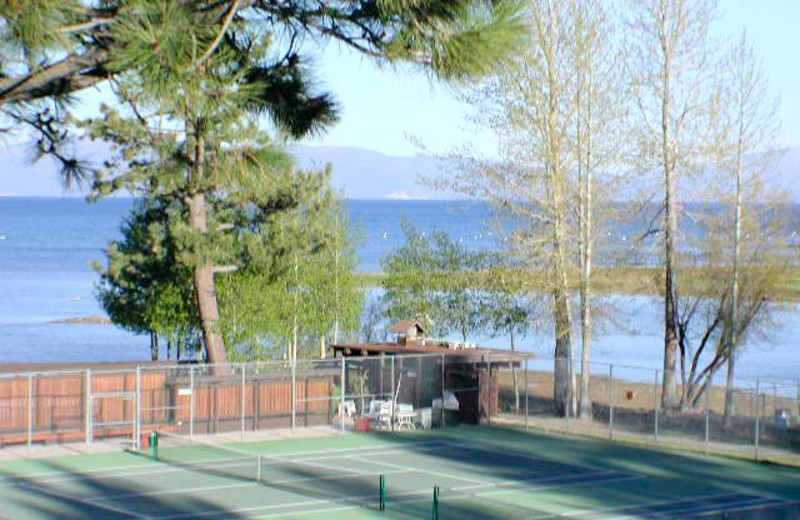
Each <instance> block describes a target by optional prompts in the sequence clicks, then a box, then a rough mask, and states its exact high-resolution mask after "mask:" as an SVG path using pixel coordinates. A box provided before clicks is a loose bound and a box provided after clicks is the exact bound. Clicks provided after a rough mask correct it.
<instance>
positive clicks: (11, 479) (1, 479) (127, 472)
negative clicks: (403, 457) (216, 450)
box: [0, 440, 449, 488]
mask: <svg viewBox="0 0 800 520" xmlns="http://www.w3.org/2000/svg"><path fill="white" fill-rule="evenodd" d="M226 444H227V443H226ZM226 444H221V446H223V448H222V449H224V446H226ZM231 444H233V443H231ZM246 444H251V443H246ZM252 444H260V443H258V442H256V443H252ZM438 444H449V443H448V442H446V441H440V440H432V441H424V442H420V443H417V444H414V443H410V444H409V447H412V446H420V445H425V446H428V445H431V448H429V449H433V445H438ZM197 446H205V445H203V444H198V445H197ZM187 447H188V446H187ZM386 448H387V446H363V447H359V448H341V449H334V450H314V451H296V452H288V453H281V454H279V455H268V456H265V455H264V454H263V453H262V452H261V451H253V452H252V454H253V457H256V456H258V455H259V454H260V455H262V458H263V459H265V460H273V459H278V460H280V459H283V458H289V457H296V456H302V455H325V456H322V457H312V458H310V459H307V460H311V461H314V460H326V459H330V458H338V457H339V456H340V454H342V453H347V452H365V451H376V450H384V451H383V452H381V453H389V452H393V453H405V452H407V451H408V450H403V449H401V448H400V447H393V448H391V449H390V450H386ZM167 449H169V448H167ZM239 449H241V448H239ZM420 451H421V450H420ZM135 456H137V457H146V455H145V454H138V455H135ZM230 461H231V459H230V458H226V459H206V460H204V461H203V462H204V463H211V464H214V463H217V462H230ZM162 466H164V464H163V463H159V462H158V461H155V460H149V461H148V462H143V463H141V464H127V465H124V466H109V467H105V468H97V469H89V470H81V471H73V469H74V468H64V469H63V470H53V471H41V472H38V473H27V474H20V475H8V474H6V475H2V476H0V488H3V487H13V486H16V485H17V482H16V480H17V479H32V480H35V479H38V478H40V477H49V476H54V477H57V479H56V480H44V481H39V482H48V483H49V482H61V481H69V480H73V479H74V480H81V477H82V476H84V475H86V476H92V475H96V474H103V473H107V472H112V473H111V474H110V475H105V476H104V477H103V478H118V477H131V476H149V475H160V474H162V473H169V472H171V471H179V469H165V468H164V469H159V468H162ZM135 470H144V471H135ZM131 471H133V472H134V473H133V474H132V473H131ZM113 472H118V473H113ZM65 473H66V475H65ZM6 481H7V482H6Z"/></svg>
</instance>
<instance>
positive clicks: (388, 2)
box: [0, 0, 524, 179]
mask: <svg viewBox="0 0 800 520" xmlns="http://www.w3.org/2000/svg"><path fill="white" fill-rule="evenodd" d="M522 10H523V4H522V3H521V2H517V1H516V0H502V1H492V0H453V1H448V2H438V1H433V0H415V1H413V2H407V1H405V0H380V1H378V2H371V1H366V0H360V1H354V2H331V1H321V2H308V1H306V0H280V1H265V0H230V1H210V0H175V1H173V0H36V1H35V2H31V1H23V0H10V1H6V2H2V3H0V35H1V36H2V41H3V46H2V49H1V50H0V117H3V118H4V119H5V120H6V121H7V122H9V126H10V127H12V126H17V125H20V124H21V125H27V126H29V127H30V128H32V129H34V130H35V131H36V133H37V134H38V136H39V139H38V142H37V146H38V149H39V151H40V152H42V153H48V154H51V155H52V156H53V157H55V158H57V159H59V160H60V161H61V163H62V165H63V167H64V168H63V169H64V172H65V173H66V174H67V175H68V177H67V178H68V179H69V178H77V177H79V176H80V175H81V174H82V173H85V168H86V165H85V164H83V163H81V162H80V161H78V160H76V159H75V158H74V157H71V156H69V155H68V154H67V153H66V152H65V151H64V146H63V145H64V144H66V143H68V142H69V136H68V134H67V133H66V131H65V128H66V127H65V125H64V123H65V121H66V120H67V119H68V116H69V113H70V109H71V108H72V103H71V102H72V94H73V93H75V92H77V91H80V90H83V89H86V88H88V87H91V86H95V85H98V84H100V83H102V82H105V81H106V80H108V79H109V78H113V77H118V76H120V75H125V74H126V73H128V72H129V71H131V70H136V69H139V68H140V66H141V64H142V63H145V62H150V63H152V64H154V65H158V66H160V68H161V71H162V72H163V73H164V74H163V75H162V76H161V79H163V80H164V84H163V86H164V87H165V89H164V91H163V92H164V93H165V94H170V92H169V89H168V88H166V87H168V83H170V82H172V80H173V79H177V78H171V77H170V76H171V75H173V74H175V75H177V76H181V77H182V78H183V79H186V80H189V79H198V77H197V76H196V75H197V73H198V72H201V71H202V70H203V69H204V68H206V65H207V63H208V61H209V60H210V59H211V58H212V56H214V55H215V54H216V53H217V52H219V51H221V50H230V48H232V47H234V48H238V49H239V50H241V51H244V52H248V51H250V50H252V49H253V48H254V47H265V46H267V45H270V44H272V54H271V56H272V59H270V60H268V61H266V62H263V63H262V64H261V65H260V66H259V67H258V68H257V69H256V70H253V71H251V72H250V73H249V76H250V80H251V82H255V81H258V82H259V84H260V85H261V87H260V90H261V98H262V100H263V101H264V102H263V103H260V104H259V106H258V110H263V111H265V112H267V113H269V114H270V115H271V116H272V117H273V119H274V120H275V122H276V124H277V126H278V127H279V128H282V129H285V130H288V131H289V133H291V134H293V135H301V134H303V133H305V132H307V131H309V130H311V129H313V127H314V124H315V122H318V121H320V120H323V121H325V120H327V121H328V122H330V120H331V114H332V112H331V110H330V109H331V100H330V97H329V96H327V95H326V94H319V95H314V94H312V93H311V92H310V83H311V82H310V80H309V78H310V77H311V74H310V71H309V69H308V68H307V67H306V63H308V62H309V60H308V59H307V58H306V57H305V56H303V55H301V53H300V52H299V50H298V42H300V41H301V40H305V41H308V40H313V41H315V42H317V43H326V42H329V41H335V42H338V43H341V44H344V45H345V46H347V47H349V48H350V49H353V50H354V51H356V52H359V53H362V54H363V55H365V56H367V57H368V58H370V59H374V60H376V61H378V62H389V63H402V62H405V63H412V64H415V65H418V66H419V67H421V68H422V69H423V70H426V71H430V72H431V73H432V74H433V75H434V76H436V77H437V78H440V79H444V80H452V81H461V80H466V79H468V78H470V77H472V76H476V75H485V74H488V73H490V72H491V71H492V70H494V68H495V67H496V66H498V64H500V63H502V62H503V61H504V60H505V59H506V58H507V57H508V56H510V55H512V54H513V52H514V51H515V49H516V48H517V47H518V46H519V45H520V43H521V40H522V38H521V37H522V34H523V32H522V30H521V29H522V28H523V25H524V20H523V18H522V17H521V16H520V13H521V12H522ZM245 27H247V28H249V29H251V30H249V31H246V30H245ZM306 49H319V47H315V46H307V47H306ZM192 75H194V76H195V77H194V78H190V77H189V76H192ZM201 75H202V74H201ZM178 92H179V91H178ZM174 93H175V94H177V92H174ZM201 163H202V161H201Z"/></svg>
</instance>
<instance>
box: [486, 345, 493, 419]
mask: <svg viewBox="0 0 800 520" xmlns="http://www.w3.org/2000/svg"><path fill="white" fill-rule="evenodd" d="M486 366H487V373H488V378H487V379H486V390H487V392H488V394H489V395H488V396H487V397H488V399H487V401H486V410H487V412H488V413H487V415H488V418H487V424H488V425H489V426H491V425H492V402H493V401H494V392H492V353H491V352H490V353H488V354H486Z"/></svg>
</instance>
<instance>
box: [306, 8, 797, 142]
mask: <svg viewBox="0 0 800 520" xmlns="http://www.w3.org/2000/svg"><path fill="white" fill-rule="evenodd" d="M742 30H746V31H747V37H748V39H749V40H750V41H751V43H752V44H753V45H754V47H755V48H756V50H757V52H758V53H759V54H760V55H761V56H762V57H763V59H764V67H765V70H766V72H767V75H768V77H769V80H770V86H771V88H772V90H773V92H774V93H775V94H777V95H779V96H780V98H781V101H782V104H781V111H780V113H781V116H782V119H783V135H782V142H783V143H784V144H786V145H793V146H797V145H800V0H721V1H720V3H719V20H718V21H717V22H716V24H715V27H714V32H715V34H717V35H720V36H721V35H725V34H727V35H730V36H731V37H733V38H734V39H738V37H739V36H740V35H741V33H742ZM318 64H319V65H320V69H321V70H320V71H319V74H318V80H320V81H321V83H322V84H323V85H324V86H326V87H327V88H329V89H330V90H331V91H332V92H333V93H334V94H335V95H336V97H337V99H338V100H339V102H340V103H341V105H342V108H343V111H342V120H341V121H340V123H339V124H338V125H337V126H336V127H335V128H333V129H332V130H330V131H329V132H328V133H327V134H326V135H324V136H322V137H321V138H317V139H313V140H310V141H309V144H320V145H335V146H357V147H360V148H368V149H371V150H375V151H379V152H382V153H385V154H388V155H400V156H407V155H415V154H416V153H417V152H418V150H417V148H416V147H415V145H413V144H412V143H411V142H410V140H409V139H408V136H409V135H413V136H416V137H418V138H419V139H420V140H421V142H423V143H425V145H426V147H427V148H430V149H432V150H436V151H446V150H447V149H449V148H450V147H452V146H455V145H458V144H461V143H463V142H464V141H468V142H472V143H473V144H475V145H477V146H479V147H480V148H481V149H482V150H483V151H485V152H487V153H491V150H492V147H493V140H492V138H491V136H490V135H486V134H479V135H477V136H476V135H474V132H472V131H470V130H469V128H468V126H467V125H466V124H465V122H464V116H465V114H466V113H467V110H466V108H465V107H464V106H462V105H461V104H460V103H459V102H457V101H456V97H455V93H454V91H453V89H452V88H449V87H447V86H445V85H441V84H437V83H435V82H431V81H430V80H429V78H427V77H426V76H425V75H424V74H422V73H419V72H416V71H414V70H411V69H409V68H404V69H400V70H392V69H387V68H384V69H383V70H381V69H380V68H379V67H377V66H375V65H374V64H373V63H372V62H370V61H368V60H365V59H363V58H361V57H359V56H356V55H354V54H353V53H351V52H349V51H345V50H342V49H340V48H339V47H338V46H336V45H329V46H328V47H327V48H326V49H325V52H324V54H323V57H322V59H321V60H320V61H319V62H318Z"/></svg>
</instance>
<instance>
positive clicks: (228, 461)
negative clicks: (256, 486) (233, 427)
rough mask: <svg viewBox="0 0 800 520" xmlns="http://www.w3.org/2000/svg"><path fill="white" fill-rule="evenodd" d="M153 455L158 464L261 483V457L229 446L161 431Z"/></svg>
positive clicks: (155, 442)
mask: <svg viewBox="0 0 800 520" xmlns="http://www.w3.org/2000/svg"><path fill="white" fill-rule="evenodd" d="M152 449H153V456H154V458H156V459H157V460H158V461H159V462H163V463H165V464H170V465H173V466H178V467H181V468H184V469H187V470H191V471H197V472H202V473H208V474H212V475H217V476H220V477H225V478H231V479H235V480H246V481H250V482H252V481H256V482H260V481H261V467H262V456H261V455H260V454H258V453H251V452H248V451H245V450H240V449H237V448H233V447H231V446H228V445H226V444H222V443H214V442H209V441H201V440H198V439H196V438H194V439H191V438H187V437H184V436H181V435H176V434H174V433H171V432H165V431H159V432H158V433H157V439H156V440H155V441H154V445H153V447H152Z"/></svg>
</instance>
